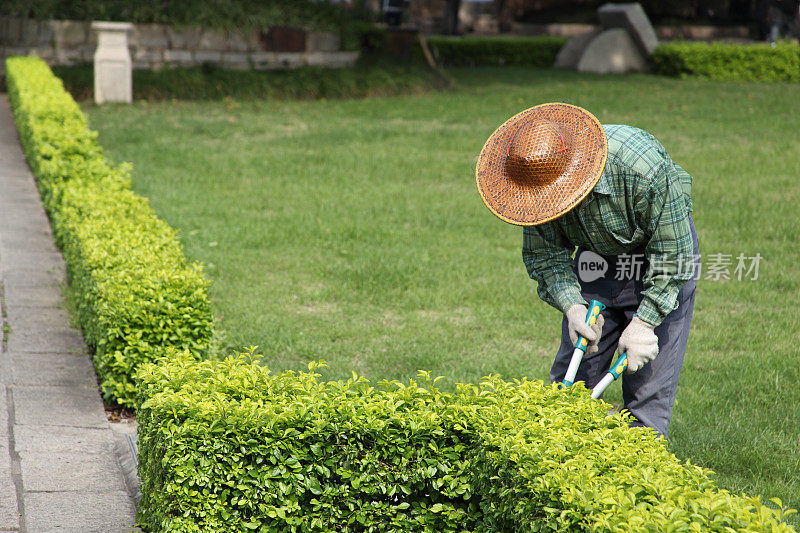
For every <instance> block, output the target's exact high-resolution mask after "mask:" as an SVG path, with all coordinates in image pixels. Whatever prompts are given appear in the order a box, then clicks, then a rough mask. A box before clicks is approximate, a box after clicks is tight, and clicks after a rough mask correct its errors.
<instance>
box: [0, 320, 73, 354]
mask: <svg viewBox="0 0 800 533" xmlns="http://www.w3.org/2000/svg"><path fill="white" fill-rule="evenodd" d="M7 347H8V351H9V352H12V353H13V352H34V353H48V352H57V353H85V352H86V343H84V342H83V337H82V336H81V334H80V332H79V331H78V330H76V329H73V328H68V327H64V328H50V329H42V330H40V331H30V330H22V331H16V330H15V329H14V326H13V324H12V325H11V331H10V332H9V334H8V343H7Z"/></svg>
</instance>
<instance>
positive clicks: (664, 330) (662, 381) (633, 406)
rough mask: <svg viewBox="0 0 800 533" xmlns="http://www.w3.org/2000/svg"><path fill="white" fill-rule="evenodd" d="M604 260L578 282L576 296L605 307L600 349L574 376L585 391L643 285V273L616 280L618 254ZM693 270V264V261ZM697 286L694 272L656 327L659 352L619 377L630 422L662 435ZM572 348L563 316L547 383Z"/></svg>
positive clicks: (607, 359) (557, 375)
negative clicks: (601, 268)
mask: <svg viewBox="0 0 800 533" xmlns="http://www.w3.org/2000/svg"><path fill="white" fill-rule="evenodd" d="M689 223H690V225H691V228H692V239H693V240H694V256H695V261H697V260H698V258H699V239H698V237H697V232H696V231H695V228H694V223H693V222H692V221H691V218H690V220H689ZM583 251H584V250H583V248H578V250H577V252H576V254H575V265H574V269H575V273H576V275H577V273H578V271H577V269H578V261H579V260H580V255H581V253H583ZM632 254H642V255H643V254H644V250H643V249H641V250H636V251H634V252H632ZM603 258H604V259H605V260H606V261H607V262H608V264H609V268H608V271H607V272H606V273H605V274H604V275H603V276H602V277H601V278H599V279H597V280H595V281H591V282H588V283H584V282H583V281H580V285H581V294H582V295H583V297H584V298H585V299H586V301H587V302H588V301H589V300H592V299H594V300H598V301H600V302H602V303H603V304H605V305H606V306H607V308H606V309H605V310H604V311H603V318H604V319H605V324H604V325H603V335H602V338H601V339H600V342H599V344H598V348H599V350H598V351H597V352H596V353H594V354H592V355H586V356H584V358H583V362H582V363H581V366H580V368H579V369H578V374H577V376H576V378H575V381H576V382H577V381H583V382H585V384H586V387H587V388H589V389H591V388H593V387H594V386H595V385H596V384H597V382H598V381H600V379H601V378H602V377H603V374H604V373H605V372H606V370H608V367H609V366H611V360H612V358H613V357H614V353H615V351H616V349H617V342H618V341H619V337H620V335H621V334H622V330H623V329H625V327H626V326H627V325H628V323H629V322H630V321H631V319H632V318H633V315H634V313H635V312H636V309H637V308H638V307H639V303H640V302H641V301H642V296H641V293H642V290H643V288H644V283H643V281H642V279H641V277H642V276H639V277H638V279H623V280H617V279H615V275H616V272H617V265H618V256H603ZM696 268H697V265H695V269H696ZM646 271H647V264H646V261H645V264H644V268H642V269H641V272H642V275H643V274H644V273H645V272H646ZM579 280H580V278H579ZM696 286H697V276H693V277H692V279H690V280H689V281H688V282H687V283H686V285H684V286H683V288H682V289H681V291H680V292H679V293H678V308H677V309H675V310H674V311H672V312H671V313H670V314H668V315H667V317H666V318H665V319H664V321H663V322H662V323H661V324H660V325H659V326H658V327H656V329H655V334H656V336H657V337H658V356H657V357H656V358H655V359H654V360H653V361H651V362H650V363H648V364H646V365H645V366H644V367H642V368H641V369H640V370H639V371H638V372H636V373H635V374H624V375H623V376H622V397H623V401H624V404H625V409H627V410H628V411H629V412H630V413H631V414H632V415H633V416H634V417H635V419H636V420H634V421H633V422H632V423H631V425H632V426H647V427H650V428H653V429H655V430H656V431H658V432H659V433H661V434H662V435H664V437H666V435H667V429H668V428H669V421H670V418H671V417H672V405H673V403H674V402H675V393H676V392H677V390H678V378H679V376H680V373H681V366H682V365H683V356H684V354H685V353H686V343H687V340H688V337H689V325H690V324H691V322H692V310H693V309H694V293H695V287H696ZM573 349H574V345H573V343H571V342H570V340H569V331H568V329H567V319H566V317H565V318H564V320H563V322H562V326H561V347H560V348H559V349H558V353H557V354H556V359H555V362H554V363H553V367H552V369H551V370H550V380H551V381H553V382H560V381H562V380H563V379H564V374H566V373H567V366H569V361H570V358H571V357H572V351H573Z"/></svg>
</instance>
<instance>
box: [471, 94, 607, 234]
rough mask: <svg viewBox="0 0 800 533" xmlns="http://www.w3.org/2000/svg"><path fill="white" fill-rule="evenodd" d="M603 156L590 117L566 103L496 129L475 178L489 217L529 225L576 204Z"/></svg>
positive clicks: (602, 138)
mask: <svg viewBox="0 0 800 533" xmlns="http://www.w3.org/2000/svg"><path fill="white" fill-rule="evenodd" d="M607 154H608V143H607V142H606V135H605V132H604V131H603V127H602V126H601V125H600V123H599V122H598V121H597V119H596V118H595V117H594V115H592V114H591V113H589V112H588V111H586V110H585V109H581V108H580V107H576V106H573V105H569V104H542V105H537V106H535V107H531V108H530V109H526V110H525V111H523V112H522V113H519V114H517V115H514V116H513V117H511V118H510V119H508V120H507V121H506V122H505V123H504V124H503V125H502V126H500V127H499V128H497V130H496V131H495V132H494V133H493V134H492V136H491V137H489V140H487V141H486V144H485V145H484V146H483V150H481V155H480V156H478V164H477V166H476V168H475V179H476V180H477V182H478V190H479V191H480V193H481V198H483V202H484V203H485V204H486V207H488V208H489V210H490V211H491V212H492V213H494V214H495V215H497V216H498V217H499V218H500V219H501V220H505V221H506V222H509V223H511V224H516V225H518V226H534V225H536V224H542V223H544V222H547V221H550V220H553V219H554V218H557V217H560V216H561V215H563V214H564V213H566V212H567V211H569V210H570V209H572V208H573V207H575V206H576V205H578V203H580V201H581V200H583V199H584V197H586V195H587V194H589V191H591V190H592V188H593V187H594V186H595V184H596V183H597V180H599V179H600V175H601V174H602V173H603V168H604V167H605V164H606V156H607Z"/></svg>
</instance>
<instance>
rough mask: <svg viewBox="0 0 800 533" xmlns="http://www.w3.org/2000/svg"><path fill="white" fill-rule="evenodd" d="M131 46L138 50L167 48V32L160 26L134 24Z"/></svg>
mask: <svg viewBox="0 0 800 533" xmlns="http://www.w3.org/2000/svg"><path fill="white" fill-rule="evenodd" d="M130 42H131V44H132V45H133V46H134V47H136V48H138V49H142V48H144V49H148V50H152V49H156V48H157V49H161V48H166V47H167V46H169V39H168V37H167V31H166V29H165V28H164V26H162V25H161V24H135V25H134V26H133V32H132V33H131V39H130Z"/></svg>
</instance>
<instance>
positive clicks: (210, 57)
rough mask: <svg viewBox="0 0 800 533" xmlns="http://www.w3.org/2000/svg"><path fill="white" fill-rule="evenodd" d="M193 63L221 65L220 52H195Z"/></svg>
mask: <svg viewBox="0 0 800 533" xmlns="http://www.w3.org/2000/svg"><path fill="white" fill-rule="evenodd" d="M194 61H195V63H200V64H202V63H214V64H219V63H222V52H211V51H208V50H197V51H195V53H194Z"/></svg>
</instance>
